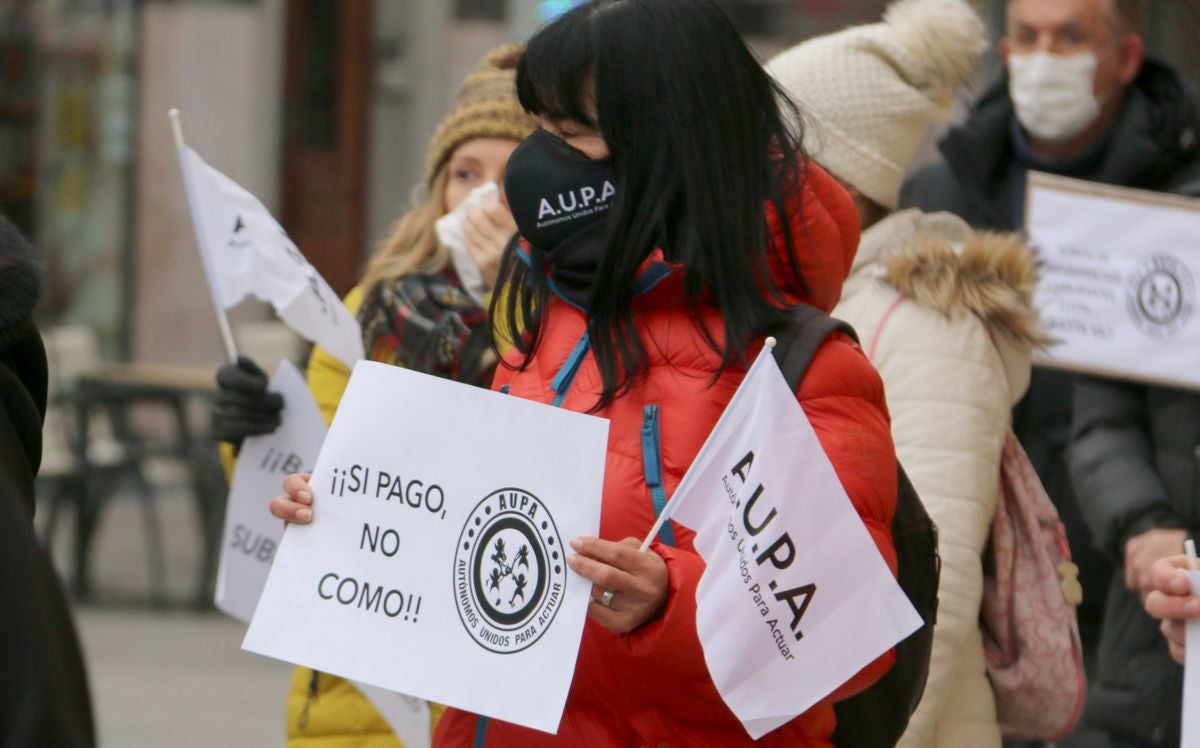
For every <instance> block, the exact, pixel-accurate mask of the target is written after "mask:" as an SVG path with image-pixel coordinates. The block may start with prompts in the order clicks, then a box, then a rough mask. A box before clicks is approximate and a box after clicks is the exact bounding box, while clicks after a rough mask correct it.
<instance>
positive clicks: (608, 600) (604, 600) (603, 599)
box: [600, 590, 617, 608]
mask: <svg viewBox="0 0 1200 748" xmlns="http://www.w3.org/2000/svg"><path fill="white" fill-rule="evenodd" d="M615 594H617V592H616V590H605V591H604V594H603V595H601V596H600V604H601V605H603V606H604V607H606V608H611V607H612V599H613V595H615Z"/></svg>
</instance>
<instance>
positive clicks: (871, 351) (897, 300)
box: [867, 293, 908, 361]
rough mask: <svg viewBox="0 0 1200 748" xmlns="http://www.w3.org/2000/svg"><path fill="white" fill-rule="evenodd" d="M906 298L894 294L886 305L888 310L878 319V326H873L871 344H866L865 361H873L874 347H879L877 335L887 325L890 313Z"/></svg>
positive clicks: (902, 295)
mask: <svg viewBox="0 0 1200 748" xmlns="http://www.w3.org/2000/svg"><path fill="white" fill-rule="evenodd" d="M906 298H908V297H907V296H905V295H904V294H902V293H901V294H896V298H895V300H894V301H892V303H891V304H890V305H888V308H887V310H886V311H885V312H884V313H883V316H882V317H880V318H879V324H878V325H876V326H875V333H874V334H873V335H871V342H870V343H869V344H867V359H868V360H870V361H874V360H875V347H876V346H878V345H879V335H880V333H882V332H883V328H884V326H885V325H887V322H888V320H889V319H891V317H892V312H894V311H896V308H897V307H898V306H900V304H901V303H902V302H903V301H904V300H905V299H906Z"/></svg>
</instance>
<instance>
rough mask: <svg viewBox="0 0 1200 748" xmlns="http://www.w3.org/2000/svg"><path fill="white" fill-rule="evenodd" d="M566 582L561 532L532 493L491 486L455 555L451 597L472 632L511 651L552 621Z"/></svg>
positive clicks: (490, 645)
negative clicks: (491, 490) (492, 488)
mask: <svg viewBox="0 0 1200 748" xmlns="http://www.w3.org/2000/svg"><path fill="white" fill-rule="evenodd" d="M565 590H566V564H565V558H564V551H563V549H562V538H560V537H559V535H558V528H557V527H555V525H554V518H553V517H551V516H550V513H549V512H548V511H547V510H546V507H545V505H544V504H542V502H541V501H540V500H539V499H538V498H537V497H536V496H534V495H533V494H531V493H529V492H528V491H524V490H522V489H519V488H504V489H501V490H499V491H493V492H492V493H490V494H488V496H487V497H486V498H484V499H483V500H482V501H480V502H479V504H477V505H476V506H475V508H474V509H473V510H472V511H471V514H470V515H469V516H468V517H467V521H466V523H465V524H464V525H463V529H462V534H461V535H460V536H459V538H458V546H457V548H456V551H455V556H454V599H455V602H456V607H457V609H458V617H459V618H460V619H461V620H462V623H463V626H464V627H465V628H466V630H467V633H469V634H470V635H471V638H473V639H474V640H475V642H476V643H478V644H479V646H481V647H483V648H484V649H487V650H490V651H492V652H496V653H498V654H512V653H514V652H520V651H521V650H523V649H525V648H527V647H529V646H530V645H532V644H533V643H534V642H536V641H537V640H538V639H539V638H541V636H542V634H544V633H545V632H546V630H547V629H548V628H549V627H550V623H551V622H552V621H553V620H554V616H555V614H556V613H557V612H558V609H559V608H560V607H561V605H562V600H563V594H564V592H565Z"/></svg>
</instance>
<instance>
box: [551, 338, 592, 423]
mask: <svg viewBox="0 0 1200 748" xmlns="http://www.w3.org/2000/svg"><path fill="white" fill-rule="evenodd" d="M588 342H589V341H588V334H587V333H586V332H584V333H583V335H581V336H580V337H579V341H578V342H576V343H575V347H574V348H573V349H572V350H571V355H569V356H567V360H566V361H564V362H563V365H562V368H561V369H559V370H558V373H557V374H555V375H554V380H553V381H551V382H550V389H551V390H553V391H554V401H553V402H551V403H550V404H551V405H553V406H554V407H556V408H560V407H562V404H563V400H565V399H567V393H568V392H569V391H570V390H571V384H572V383H573V382H574V381H575V375H576V374H577V373H579V365H580V364H581V363H583V357H584V356H585V355H587V352H588Z"/></svg>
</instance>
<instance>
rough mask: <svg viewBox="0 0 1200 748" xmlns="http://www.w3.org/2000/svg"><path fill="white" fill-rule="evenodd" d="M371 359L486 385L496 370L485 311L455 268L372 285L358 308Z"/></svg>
mask: <svg viewBox="0 0 1200 748" xmlns="http://www.w3.org/2000/svg"><path fill="white" fill-rule="evenodd" d="M358 321H359V323H360V324H361V325H362V332H363V345H364V346H365V348H366V351H367V358H368V359H369V360H371V361H379V362H382V363H386V364H393V365H396V366H403V367H405V368H407V369H412V370H414V371H419V372H422V373H425V374H433V375H434V376H439V377H444V378H446V379H453V380H455V381H458V382H465V383H466V384H474V385H478V386H480V387H487V386H489V385H490V384H491V381H492V374H493V373H494V371H495V369H496V363H497V359H496V355H495V353H494V352H493V351H492V347H491V342H492V341H491V326H490V325H489V324H488V318H487V310H486V309H484V308H483V307H481V306H479V305H478V304H476V303H475V302H474V301H473V300H472V299H471V298H470V297H469V296H467V294H466V293H465V292H464V291H463V290H462V288H461V286H460V285H459V283H458V279H457V277H456V276H455V275H454V272H453V271H452V270H446V271H443V272H442V273H434V274H424V273H409V274H408V275H405V276H403V277H401V278H399V279H397V280H395V281H392V282H391V283H379V284H377V285H376V286H375V287H374V288H372V289H370V290H369V291H368V293H367V295H366V297H365V298H364V299H363V303H362V306H361V307H360V308H359V310H358Z"/></svg>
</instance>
